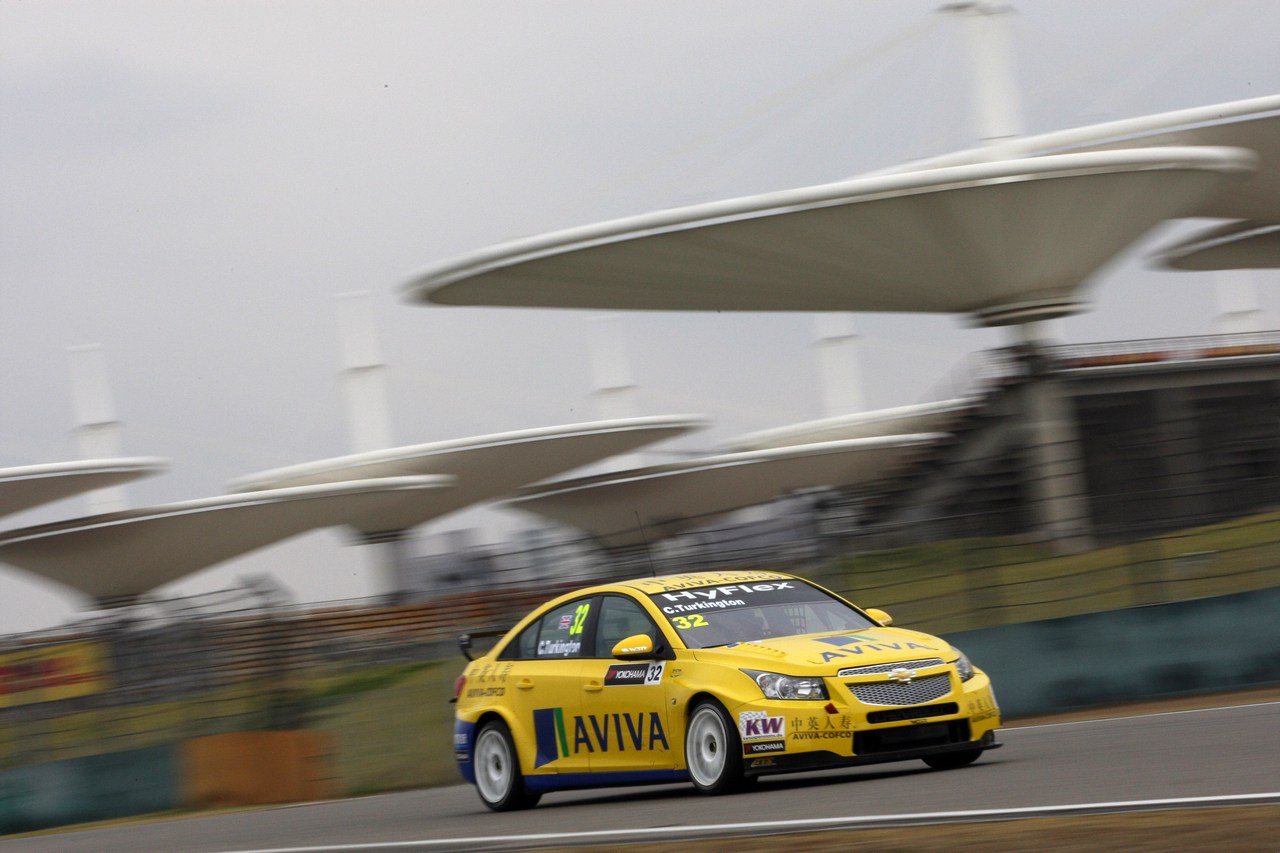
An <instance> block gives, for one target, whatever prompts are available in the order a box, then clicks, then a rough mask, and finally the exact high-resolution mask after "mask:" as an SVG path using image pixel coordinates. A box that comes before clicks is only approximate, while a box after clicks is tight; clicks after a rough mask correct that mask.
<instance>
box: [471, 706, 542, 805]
mask: <svg viewBox="0 0 1280 853" xmlns="http://www.w3.org/2000/svg"><path fill="white" fill-rule="evenodd" d="M472 766H473V767H474V769H475V774H476V791H477V792H479V794H480V799H481V800H483V801H484V804H485V805H486V806H488V807H489V808H491V809H493V810H494V811H495V812H506V811H514V810H515V809H527V808H531V807H533V806H536V805H537V804H538V799H539V796H540V795H538V794H531V793H529V792H528V791H527V790H525V787H524V776H523V775H522V774H521V773H520V760H519V759H518V758H517V757H516V748H515V744H513V743H512V742H511V730H510V729H508V728H507V724H506V723H504V722H502V721H501V720H490V721H489V722H487V723H485V724H484V725H483V726H481V727H480V733H479V734H478V735H476V745H475V752H474V753H473V755H472Z"/></svg>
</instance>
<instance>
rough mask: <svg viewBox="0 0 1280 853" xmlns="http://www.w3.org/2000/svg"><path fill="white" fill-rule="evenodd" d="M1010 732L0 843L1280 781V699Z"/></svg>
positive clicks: (220, 838)
mask: <svg viewBox="0 0 1280 853" xmlns="http://www.w3.org/2000/svg"><path fill="white" fill-rule="evenodd" d="M1000 739H1001V741H1002V742H1003V743H1004V744H1005V746H1004V747H1003V748H1001V749H998V750H994V751H990V752H987V753H986V754H985V755H984V756H983V757H982V758H981V759H979V761H978V762H977V763H976V764H973V765H971V766H969V767H966V768H963V769H961V770H951V771H933V770H929V769H927V768H925V767H924V765H923V764H922V763H920V762H907V763H902V764H886V765H878V766H870V767H862V768H856V769H851V770H838V771H825V772H822V773H806V774H798V775H794V776H779V777H773V778H765V779H763V780H762V781H761V782H760V784H759V786H758V788H757V789H756V790H755V791H753V792H751V793H747V794H739V795H735V796H729V797H717V798H708V797H702V796H698V795H696V794H695V793H694V791H693V789H692V788H691V787H690V786H688V785H663V786H659V787H649V788H614V789H602V790H596V791H580V792H573V793H561V794H549V795H547V796H545V797H543V799H542V803H541V805H539V806H538V807H537V808H536V809H533V810H531V811H525V812H516V813H508V814H494V813H491V812H489V811H488V810H487V809H485V808H484V807H483V806H482V805H481V803H480V801H479V799H478V798H477V797H476V794H475V791H474V790H473V789H471V788H470V787H467V786H462V785H458V786H452V787H447V788H433V789H427V790H419V791H412V792H405V793H400V794H389V795H382V796H376V797H365V798H361V799H354V800H340V801H334V802H325V803H310V804H303V805H294V806H287V807H277V808H268V809H261V810H247V811H238V812H232V813H224V814H218V815H210V816H196V817H189V818H183V819H170V820H160V821H155V822H147V823H132V824H128V825H123V826H113V827H104V828H97V829H89V830H82V831H75V832H63V833H58V834H53V835H44V836H41V837H32V838H25V839H11V840H7V841H0V850H3V853H27V851H33V853H34V851H40V853H90V851H93V853H103V851H106V852H107V853H110V851H122V853H123V851H128V853H135V851H142V850H145V851H149V853H164V852H165V851H174V853H178V851H183V853H213V851H249V850H255V851H258V850H281V849H294V850H298V849H316V850H334V851H336V850H342V849H352V850H359V849H364V850H412V849H415V848H417V849H426V850H446V849H447V850H465V849H492V847H491V846H486V845H484V844H481V843H478V842H475V841H472V840H471V839H477V838H493V837H495V836H524V837H528V836H535V835H536V836H554V835H555V834H557V833H584V832H617V831H629V832H630V834H629V835H622V836H595V837H592V838H590V839H586V840H590V841H592V842H594V843H598V844H608V843H616V844H621V843H625V842H627V841H639V840H657V839H654V838H647V839H646V838H645V836H646V835H647V833H648V831H650V830H653V829H656V828H669V829H675V830H677V831H684V832H689V833H690V834H692V833H693V832H694V831H696V830H699V829H703V828H705V827H707V826H709V825H712V824H716V825H724V824H741V823H760V822H768V821H802V820H807V819H830V818H848V817H867V816H882V815H906V814H916V813H921V812H931V813H932V812H953V811H959V812H963V811H979V810H990V809H1023V808H1032V807H1039V806H1063V805H1077V804H1097V803H1110V802H1133V801H1153V800H1170V799H1182V798H1200V797H1221V796H1226V795H1246V794H1275V793H1276V792H1280V702H1264V703H1258V704H1253V705H1244V706H1237V707H1228V708H1211V709H1204V710H1196V711H1178V712H1171V713H1161V714H1151V715H1146V716H1134V717H1121V718H1114V719H1104V720H1093V721H1082V722H1070V723H1053V724H1047V725H1039V726H1027V727H1021V728H1012V729H1006V730H1004V731H1003V732H1002V733H1001V736H1000ZM1271 800H1272V801H1280V794H1277V795H1276V796H1275V797H1273V798H1271ZM785 828H786V827H780V828H779V829H778V830H774V831H782V830H783V829H785ZM767 831H769V830H758V831H756V833H755V834H765V832H767ZM703 837H704V838H705V837H706V836H703ZM580 840H581V839H580ZM571 841H572V839H563V840H561V841H555V840H553V839H551V838H548V839H547V840H546V841H545V842H540V843H534V842H532V841H530V842H521V843H518V845H517V846H514V847H512V846H508V847H507V848H506V849H533V848H535V847H537V846H563V845H566V844H568V843H571ZM413 842H425V843H424V844H422V845H416V844H414V843H413ZM384 845H385V846H384Z"/></svg>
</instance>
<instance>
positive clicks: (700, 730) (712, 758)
mask: <svg viewBox="0 0 1280 853" xmlns="http://www.w3.org/2000/svg"><path fill="white" fill-rule="evenodd" d="M684 759H685V766H687V767H688V768H689V779H690V781H692V782H693V786H694V787H695V788H697V789H698V790H699V791H701V792H702V793H704V794H729V793H732V792H734V791H740V790H742V789H743V788H745V787H746V780H745V778H744V776H743V772H742V741H741V740H739V738H738V731H737V729H735V728H734V726H733V722H732V721H731V720H730V719H729V714H728V712H726V711H725V709H724V708H722V707H721V706H720V703H719V702H717V701H715V700H714V699H706V700H704V701H702V702H699V703H698V704H697V705H696V706H695V707H694V709H693V713H691V714H690V715H689V725H688V728H687V729H686V731H685V736H684Z"/></svg>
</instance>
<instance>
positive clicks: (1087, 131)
mask: <svg viewBox="0 0 1280 853" xmlns="http://www.w3.org/2000/svg"><path fill="white" fill-rule="evenodd" d="M1185 145H1197V146H1198V145H1209V146H1228V147H1232V148H1245V149H1248V150H1249V151H1252V152H1253V154H1254V156H1255V160H1254V167H1253V171H1252V173H1251V174H1249V175H1248V176H1246V177H1244V178H1243V179H1241V180H1238V181H1233V182H1231V183H1228V184H1224V185H1222V187H1221V188H1220V189H1219V191H1218V192H1215V193H1209V194H1206V195H1205V196H1203V197H1202V199H1201V200H1200V201H1199V203H1197V204H1196V205H1194V206H1193V207H1192V209H1191V210H1189V211H1188V212H1187V213H1186V214H1184V215H1185V216H1196V217H1200V216H1204V217H1213V218H1218V217H1221V218H1227V219H1257V220H1263V221H1268V222H1280V95H1268V96H1266V97H1262V98H1250V99H1248V100H1243V101H1231V102H1228V103H1222V104H1211V105H1209V106H1205V107H1193V108H1191V109H1185V110H1175V111H1173V112H1167V113H1156V114H1152V115H1145V116H1138V117H1137V118H1129V119H1121V120H1120V121H1110V122H1104V123H1102V124H1093V125H1086V126H1084V127H1074V128H1068V129H1066V130H1057V131H1053V132H1051V133H1043V134H1038V135H1036V136H1022V137H1017V138H1014V139H1009V140H1005V141H1003V142H1001V143H999V145H998V146H988V147H982V148H971V149H969V150H967V151H959V152H956V153H953V154H946V155H943V156H941V157H933V158H930V159H928V160H921V161H917V162H915V163H909V164H905V165H903V166H901V167H898V168H895V169H889V170H885V172H882V173H881V174H890V173H895V172H905V171H911V172H916V171H919V170H921V169H936V168H943V167H951V166H958V165H963V164H966V163H979V162H982V161H984V160H990V159H991V158H992V154H993V151H994V152H998V154H997V156H1002V157H1028V156H1039V155H1046V154H1062V153H1069V152H1078V151H1115V150H1121V149H1128V148H1135V147H1139V146H1143V147H1146V146H1168V147H1180V146H1185Z"/></svg>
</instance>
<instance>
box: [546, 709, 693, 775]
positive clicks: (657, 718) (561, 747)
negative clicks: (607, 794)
mask: <svg viewBox="0 0 1280 853" xmlns="http://www.w3.org/2000/svg"><path fill="white" fill-rule="evenodd" d="M572 731H573V738H572V740H570V737H569V726H566V724H565V718H564V709H563V708H540V709H537V710H535V711H534V712H533V733H534V739H535V741H536V743H537V747H538V754H537V756H536V757H535V758H534V762H533V766H534V767H541V766H542V765H544V764H550V763H551V762H552V761H555V760H557V759H560V758H567V757H569V756H570V755H581V754H582V753H596V752H628V751H633V752H640V751H641V750H653V749H670V748H671V747H670V745H669V744H668V743H667V733H666V730H665V729H664V728H663V725H662V717H661V715H659V714H658V712H657V711H648V712H640V713H636V714H588V715H586V716H575V717H574V718H573V722H572Z"/></svg>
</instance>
